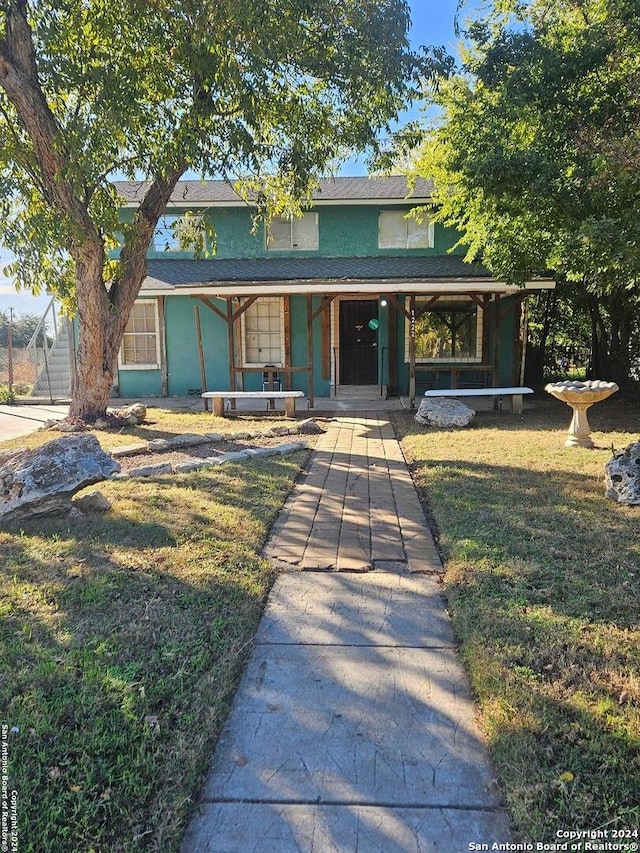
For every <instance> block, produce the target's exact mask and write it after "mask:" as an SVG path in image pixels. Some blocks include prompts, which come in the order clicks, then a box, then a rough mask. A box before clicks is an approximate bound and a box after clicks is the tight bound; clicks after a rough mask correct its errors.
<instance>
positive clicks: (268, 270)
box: [141, 255, 554, 296]
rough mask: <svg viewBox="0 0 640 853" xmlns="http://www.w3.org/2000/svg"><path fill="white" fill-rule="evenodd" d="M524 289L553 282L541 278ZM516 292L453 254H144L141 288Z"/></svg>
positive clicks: (165, 291) (151, 291)
mask: <svg viewBox="0 0 640 853" xmlns="http://www.w3.org/2000/svg"><path fill="white" fill-rule="evenodd" d="M526 287H527V289H535V290H539V289H543V288H545V289H546V288H553V287H554V282H553V281H550V280H546V279H539V280H536V281H531V282H527V285H526ZM376 291H378V292H379V291H387V292H393V293H401V292H413V293H435V292H452V293H465V292H493V293H504V292H510V291H513V292H518V291H521V288H519V287H517V286H515V285H507V284H506V283H505V282H499V281H496V280H494V279H493V278H492V277H491V273H490V272H489V270H487V269H486V267H483V266H482V265H481V264H469V263H465V262H464V260H463V259H462V258H461V257H460V256H459V255H431V256H420V257H411V256H409V257H391V256H379V257H360V258H353V257H344V258H309V257H304V258H295V257H294V258H292V257H286V258H278V257H274V258H241V259H235V258H210V259H202V260H184V259H172V258H166V259H165V258H157V259H150V260H149V261H148V262H147V277H146V279H145V280H144V282H143V285H142V291H141V294H142V295H145V294H148V295H150V296H151V295H169V294H172V293H173V294H178V293H184V294H195V293H203V294H208V295H210V296H216V295H220V296H236V295H247V296H249V295H251V294H255V293H261V294H267V293H314V292H315V293H317V292H342V293H353V292H376Z"/></svg>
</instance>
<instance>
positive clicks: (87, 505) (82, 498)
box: [73, 489, 111, 512]
mask: <svg viewBox="0 0 640 853" xmlns="http://www.w3.org/2000/svg"><path fill="white" fill-rule="evenodd" d="M73 506H74V507H76V509H79V510H80V511H81V512H108V511H109V510H110V509H111V504H110V503H109V501H108V500H107V499H106V498H105V496H104V495H103V494H102V492H99V491H98V490H97V489H92V490H91V491H90V492H87V493H86V494H85V495H79V496H78V497H77V498H76V499H75V500H74V502H73Z"/></svg>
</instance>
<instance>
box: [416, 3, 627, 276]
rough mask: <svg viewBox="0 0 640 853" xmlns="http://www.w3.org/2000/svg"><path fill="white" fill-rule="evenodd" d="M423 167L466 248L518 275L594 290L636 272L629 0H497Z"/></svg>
mask: <svg viewBox="0 0 640 853" xmlns="http://www.w3.org/2000/svg"><path fill="white" fill-rule="evenodd" d="M465 35H466V42H465V48H464V52H463V56H462V65H461V66H460V67H459V69H458V70H457V72H456V73H455V74H452V75H451V76H450V77H449V78H448V79H447V80H445V81H443V82H442V83H441V85H440V86H439V89H438V92H437V93H436V95H435V96H434V98H435V101H436V102H437V103H438V104H439V105H440V106H441V107H442V110H443V118H442V120H441V121H440V123H439V125H438V126H436V127H435V128H434V129H433V130H432V131H431V132H430V133H429V134H427V136H426V138H425V140H424V142H423V146H422V149H421V151H420V155H419V157H418V160H417V167H416V168H417V172H418V173H419V174H422V175H425V176H427V177H430V178H433V179H434V180H435V182H436V186H437V192H438V196H437V200H438V203H439V205H440V207H439V211H438V213H437V216H438V217H439V218H440V219H441V220H443V221H445V222H447V223H448V224H451V225H454V226H456V227H457V228H459V229H460V230H461V232H462V239H461V242H462V243H463V244H464V245H466V246H467V247H468V255H467V256H468V258H472V257H478V256H480V257H482V259H483V260H484V261H485V263H487V264H488V265H489V266H490V268H491V269H492V270H493V272H494V273H495V274H496V275H498V276H500V277H504V278H506V279H507V280H510V281H514V282H522V281H524V280H525V279H526V278H527V277H528V276H530V275H532V274H535V273H545V272H546V271H548V270H553V271H555V272H556V274H557V275H559V276H564V277H566V278H568V279H569V280H579V281H583V282H586V283H587V284H588V285H589V286H591V287H594V288H596V289H598V288H600V289H604V290H607V289H611V288H620V287H623V288H624V287H635V283H636V280H637V277H638V274H639V272H640V255H639V253H638V245H639V240H640V217H638V216H637V198H638V191H639V190H640V11H639V10H638V7H637V3H634V2H631V0H532V2H527V3H517V4H516V3H509V2H496V3H494V4H493V6H492V7H491V8H490V12H489V14H488V15H487V16H486V18H484V19H482V20H476V21H474V22H472V23H471V24H470V25H468V27H467V30H466V33H465Z"/></svg>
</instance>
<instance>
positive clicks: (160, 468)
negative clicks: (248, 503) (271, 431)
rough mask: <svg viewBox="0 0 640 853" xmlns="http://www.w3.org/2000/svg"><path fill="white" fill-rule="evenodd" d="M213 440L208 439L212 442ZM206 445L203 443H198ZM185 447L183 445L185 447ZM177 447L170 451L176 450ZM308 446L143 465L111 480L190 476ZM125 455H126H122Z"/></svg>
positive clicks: (298, 444) (291, 444) (295, 444)
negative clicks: (217, 467) (229, 463)
mask: <svg viewBox="0 0 640 853" xmlns="http://www.w3.org/2000/svg"><path fill="white" fill-rule="evenodd" d="M240 435H242V436H243V437H245V436H246V433H237V434H236V438H238V437H239V436H240ZM211 440H212V439H211V438H208V439H207V441H208V442H210V441H211ZM196 443H197V444H204V443H205V442H203V441H198V442H196ZM184 446H185V445H182V447H184ZM191 446H193V444H192V445H191ZM175 447H176V446H175V445H174V446H173V447H171V448H169V449H171V450H174V449H175ZM307 449H308V445H307V444H305V442H304V441H291V442H288V443H287V444H279V445H278V446H277V447H248V448H247V449H246V450H237V451H233V452H232V453H223V454H222V455H220V456H206V457H204V459H192V460H191V461H188V462H177V463H176V464H175V465H174V464H172V463H171V462H159V463H157V464H155V465H141V466H140V467H138V468H131V469H130V470H129V471H126V472H122V473H120V474H112V476H111V477H110V478H109V479H110V480H130V479H136V478H138V477H155V476H156V475H158V474H188V473H190V472H191V471H200V470H201V469H203V468H214V467H215V466H216V465H223V464H224V463H225V462H240V461H241V460H244V459H252V458H253V457H254V456H277V455H282V454H284V453H293V452H294V451H296V450H307ZM121 455H124V454H121Z"/></svg>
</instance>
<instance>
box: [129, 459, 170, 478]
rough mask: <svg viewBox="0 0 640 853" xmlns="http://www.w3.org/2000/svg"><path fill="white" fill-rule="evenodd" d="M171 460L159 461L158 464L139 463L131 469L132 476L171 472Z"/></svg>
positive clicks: (148, 475)
mask: <svg viewBox="0 0 640 853" xmlns="http://www.w3.org/2000/svg"><path fill="white" fill-rule="evenodd" d="M171 471H172V467H171V462H158V463H157V464H156V465H139V466H138V467H137V468H130V469H129V476H130V477H155V476H157V475H158V474H170V473H171Z"/></svg>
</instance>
